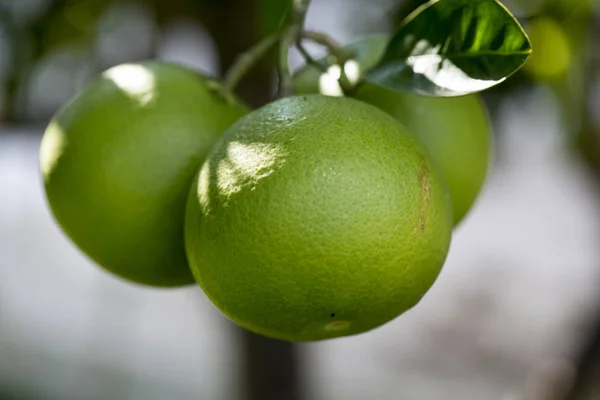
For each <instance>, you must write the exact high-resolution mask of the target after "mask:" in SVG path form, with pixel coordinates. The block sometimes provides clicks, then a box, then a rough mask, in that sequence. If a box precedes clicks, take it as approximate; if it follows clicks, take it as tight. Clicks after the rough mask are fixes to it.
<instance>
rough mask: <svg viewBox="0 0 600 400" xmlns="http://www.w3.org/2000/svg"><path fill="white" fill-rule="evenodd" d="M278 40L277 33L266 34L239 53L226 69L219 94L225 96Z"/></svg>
mask: <svg viewBox="0 0 600 400" xmlns="http://www.w3.org/2000/svg"><path fill="white" fill-rule="evenodd" d="M278 41H279V35H273V36H268V37H266V38H264V39H262V40H261V41H259V42H258V43H256V44H255V45H254V46H252V47H251V48H250V49H249V50H248V51H246V52H244V53H242V54H240V55H239V56H238V58H237V59H236V61H235V62H234V63H233V65H232V67H231V68H230V69H229V71H227V74H226V76H225V79H224V80H223V85H221V88H220V90H219V92H220V95H221V96H222V97H224V98H227V97H228V96H229V95H230V94H231V93H232V92H233V90H234V89H235V88H236V87H237V85H238V84H239V83H240V81H241V80H242V78H243V77H244V76H245V75H246V74H247V72H248V70H249V69H250V68H252V67H253V66H254V65H255V64H256V63H257V62H258V60H260V59H261V58H262V57H263V56H264V55H265V54H266V53H267V52H268V51H269V50H270V49H271V48H272V47H273V46H275V44H277V42H278Z"/></svg>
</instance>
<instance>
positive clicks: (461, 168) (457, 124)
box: [295, 36, 492, 225]
mask: <svg viewBox="0 0 600 400" xmlns="http://www.w3.org/2000/svg"><path fill="white" fill-rule="evenodd" d="M385 45H386V38H385V37H382V36H372V37H368V38H365V39H363V40H360V41H358V42H356V43H352V44H351V45H349V46H348V49H349V50H352V51H353V52H354V53H355V55H356V57H355V59H354V60H353V61H351V63H352V62H354V64H350V66H351V67H350V68H348V67H346V70H347V72H348V78H349V79H350V80H351V81H354V82H356V81H358V80H359V79H360V78H362V76H364V75H365V74H366V73H367V72H368V71H369V70H370V69H371V68H373V67H374V66H375V65H376V64H377V62H378V60H379V58H380V57H381V56H382V54H383V51H384V50H385ZM336 85H337V82H336V80H335V79H332V77H331V76H327V74H325V75H323V74H322V73H321V72H319V71H318V70H317V69H316V68H314V67H312V66H307V67H305V68H303V69H301V70H300V71H299V72H298V73H297V74H296V76H295V88H296V91H297V92H298V93H317V92H322V93H326V92H328V91H329V92H331V93H332V94H334V93H339V92H340V90H341V89H340V88H339V85H337V88H336ZM351 96H352V97H354V98H357V99H359V100H362V101H365V102H367V103H369V104H372V105H375V106H376V107H378V108H380V109H381V110H383V111H385V112H387V113H388V114H390V115H392V116H393V117H395V118H396V119H398V120H399V121H400V122H401V123H402V124H403V125H404V126H405V127H406V128H407V129H408V130H409V131H410V132H411V133H412V134H414V135H415V136H416V137H417V138H418V139H419V140H420V141H421V143H422V144H423V145H424V146H425V147H426V148H427V150H428V151H429V153H430V155H431V157H432V158H433V160H434V161H435V162H436V163H437V164H438V166H439V167H440V170H441V171H442V173H443V175H444V178H445V179H446V181H447V183H448V188H449V190H450V197H451V199H452V204H453V209H454V224H455V225H456V224H458V223H459V222H460V221H461V220H462V219H463V218H464V217H465V215H466V214H467V213H468V211H469V210H470V209H471V207H472V206H473V204H474V202H475V200H476V199H477V197H478V195H479V193H480V191H481V189H482V187H483V185H484V183H485V179H486V177H487V172H488V167H489V164H490V158H491V140H492V138H491V134H490V124H489V121H488V116H487V111H486V109H485V107H484V105H483V102H482V101H481V99H480V98H479V96H477V95H468V96H461V97H454V98H440V97H429V96H423V95H418V94H412V93H404V92H396V91H392V90H387V89H385V88H383V87H380V86H376V85H373V84H370V83H368V82H363V83H361V84H360V85H359V86H358V87H357V88H356V90H354V92H353V93H352V95H351Z"/></svg>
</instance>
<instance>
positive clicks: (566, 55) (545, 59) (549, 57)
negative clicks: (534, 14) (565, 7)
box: [523, 17, 573, 81]
mask: <svg viewBox="0 0 600 400" xmlns="http://www.w3.org/2000/svg"><path fill="white" fill-rule="evenodd" d="M527 31H528V34H529V39H530V40H531V44H532V46H533V48H534V49H535V50H534V51H533V53H532V54H531V58H530V59H529V61H527V63H526V64H525V66H524V68H523V70H524V71H525V72H526V73H528V74H530V75H531V76H533V77H534V78H535V79H539V80H542V81H552V80H555V79H562V78H564V77H565V75H566V74H567V72H568V71H569V69H570V67H571V64H572V62H573V54H572V53H573V51H572V49H571V44H570V43H569V38H568V36H567V35H568V34H567V32H566V31H565V29H564V28H563V27H562V26H561V25H560V24H558V23H557V22H556V21H555V20H553V19H551V18H548V17H538V18H534V19H532V20H531V22H530V23H529V24H528V27H527Z"/></svg>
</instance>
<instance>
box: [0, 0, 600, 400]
mask: <svg viewBox="0 0 600 400" xmlns="http://www.w3.org/2000/svg"><path fill="white" fill-rule="evenodd" d="M422 3H424V1H422V0H405V1H402V0H313V6H312V8H311V10H310V12H309V15H308V18H307V27H308V28H309V29H313V30H322V31H325V32H328V33H330V34H331V35H332V36H333V37H335V38H336V39H337V40H339V41H340V42H342V43H343V42H348V41H350V40H353V39H356V38H358V37H360V36H362V35H365V34H372V33H386V32H387V33H391V32H393V30H394V27H395V26H397V25H398V23H399V22H400V21H401V20H402V19H403V18H404V17H405V16H406V15H408V14H409V13H410V12H411V11H412V10H414V9H415V8H416V7H418V6H419V5H420V4H422ZM503 3H504V4H505V5H506V6H507V7H509V8H510V10H511V11H512V12H513V13H514V14H515V15H516V16H517V18H518V19H519V21H520V22H521V23H522V24H523V25H524V27H525V28H526V30H527V31H528V33H529V35H530V38H531V40H532V44H533V47H534V54H533V56H532V58H531V60H530V62H529V63H528V65H527V66H526V67H525V68H524V69H522V70H521V71H519V72H518V73H517V74H515V75H514V76H512V77H511V78H510V79H509V80H507V81H506V82H505V83H503V84H502V85H500V86H498V87H496V88H494V89H492V90H489V91H487V92H485V94H484V99H485V101H486V104H487V106H488V109H489V112H490V116H491V118H492V120H493V123H494V133H495V139H496V147H495V160H494V169H493V172H492V173H491V175H490V178H489V182H488V184H487V186H486V188H485V190H484V193H483V194H482V196H481V199H480V200H479V201H478V203H477V205H476V207H475V208H474V210H473V211H472V213H471V215H469V216H468V218H467V219H466V220H465V222H464V223H463V224H462V225H461V226H460V227H459V228H458V229H457V231H456V234H455V237H454V239H453V245H452V249H451V253H450V256H449V258H448V262H447V264H446V266H445V268H444V271H443V273H442V275H441V277H440V279H439V280H438V282H437V283H436V285H435V286H434V288H433V289H432V290H431V292H430V293H429V294H428V295H427V296H426V298H425V299H424V301H423V302H422V303H421V304H420V305H419V306H418V307H416V308H415V309H414V310H412V311H410V312H408V313H407V314H406V315H404V316H402V317H400V318H398V319H397V320H395V321H393V322H392V323H390V324H388V325H386V326H384V327H382V328H380V329H377V330H375V331H373V332H371V333H367V334H365V335H360V336H357V337H352V338H345V339H340V340H335V341H330V342H323V343H315V344H302V345H291V344H288V343H283V342H278V341H273V340H268V339H265V338H261V337H258V336H255V335H252V334H249V333H247V332H244V331H242V330H241V329H239V328H236V327H234V326H233V324H231V323H230V322H228V321H227V320H226V319H225V318H223V317H222V316H221V315H220V314H219V313H218V312H217V311H216V310H215V309H214V308H213V307H212V306H211V305H210V303H209V302H208V300H207V299H206V298H205V297H204V295H203V294H202V292H201V291H200V289H199V288H195V287H190V288H184V289H177V290H157V289H149V288H143V287H139V286H134V285H131V284H128V283H126V282H124V281H121V280H119V279H117V278H115V277H113V276H110V275H108V274H106V273H105V272H103V271H101V270H100V269H98V268H97V267H95V266H93V265H92V264H91V263H90V262H89V261H88V260H87V259H86V258H85V257H83V256H82V255H81V254H80V253H79V251H77V250H76V249H75V248H74V247H73V246H72V245H71V243H70V242H68V241H67V240H66V238H65V237H64V236H63V235H62V233H61V232H60V230H59V229H58V227H57V226H56V224H55V223H54V222H53V220H52V218H51V216H50V213H49V211H48V209H47V205H46V203H45V200H44V198H43V193H42V189H41V182H40V178H39V173H38V164H37V151H38V147H39V141H40V139H41V135H42V133H43V130H44V128H45V124H46V123H47V121H48V119H49V118H50V117H51V116H52V114H53V113H54V112H56V110H57V109H58V108H59V107H61V106H62V105H63V104H64V103H65V102H66V101H68V100H69V98H71V97H72V96H73V95H74V94H75V93H76V92H77V91H78V90H79V89H81V87H82V86H83V85H84V84H85V83H86V82H87V81H89V80H90V79H91V78H93V77H94V76H95V75H96V74H98V73H100V72H101V71H103V70H104V69H106V68H108V67H110V66H113V65H116V64H120V63H124V62H129V61H135V60H141V59H148V58H155V59H163V60H170V61H176V62H179V63H183V64H185V65H188V66H190V67H192V68H196V69H200V70H203V71H205V72H207V73H209V74H211V75H214V76H221V75H222V74H223V72H224V71H226V69H227V68H228V66H229V65H231V63H232V62H233V61H234V60H235V58H236V56H237V55H238V54H239V53H240V52H242V51H244V50H246V49H247V48H248V47H250V46H251V45H252V44H253V43H255V42H256V41H257V40H258V39H260V38H261V37H264V36H265V35H268V34H269V33H271V32H273V31H274V30H275V29H277V27H278V25H279V23H280V21H281V18H282V15H283V13H284V11H285V9H286V6H287V2H286V1H285V0H148V1H141V0H137V1H128V0H113V1H110V0H0V400H4V399H10V400H13V399H23V400H38V399H44V400H53V399H57V400H58V399H60V400H88V399H89V400H92V399H94V400H96V399H103V400H104V399H111V400H112V399H114V400H121V399H123V400H125V399H127V400H137V399H144V400H152V399H157V400H159V399H170V400H188V399H189V400H192V399H195V400H199V399H207V400H220V399H223V400H238V399H239V400H246V399H253V400H254V399H256V400H259V399H260V400H269V399H282V400H295V399H298V400H300V399H310V400H313V399H314V400H337V399H339V400H341V399H344V400H354V399H356V400H359V399H361V400H362V399H383V400H387V399H390V400H392V399H403V400H440V399H444V400H453V399H456V400H471V399H472V400H488V399H489V400H538V399H539V400H558V399H569V400H574V399H578V400H579V399H581V400H598V399H600V247H599V246H598V243H600V2H598V1H595V0H577V1H575V0H511V1H508V0H506V1H503ZM308 48H309V50H310V51H311V52H313V53H314V54H315V56H317V55H320V54H323V49H321V48H319V47H315V46H308ZM291 63H292V65H293V67H294V68H297V67H300V66H301V65H302V63H303V60H302V57H301V56H300V55H299V54H298V53H297V52H292V54H291ZM275 87H276V75H275V72H274V68H273V65H272V63H271V61H270V58H268V59H266V60H265V61H264V62H263V63H262V64H261V65H259V66H258V67H256V68H255V69H254V70H253V71H252V73H251V74H250V75H249V76H247V77H246V79H244V81H243V82H242V85H241V86H240V88H239V92H240V95H241V96H242V97H244V98H245V100H246V101H248V102H249V103H250V104H252V105H254V106H260V105H261V104H264V103H265V102H267V101H269V99H271V98H272V95H273V93H274V91H275Z"/></svg>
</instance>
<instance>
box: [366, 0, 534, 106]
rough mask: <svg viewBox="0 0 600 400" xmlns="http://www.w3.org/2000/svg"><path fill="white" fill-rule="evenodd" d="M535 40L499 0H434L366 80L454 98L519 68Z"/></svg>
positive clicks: (403, 30)
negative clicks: (530, 37) (531, 39)
mask: <svg viewBox="0 0 600 400" xmlns="http://www.w3.org/2000/svg"><path fill="white" fill-rule="evenodd" d="M530 54H531V44H530V43H529V39H528V38H527V35H526V34H525V31H524V30H523V28H522V27H521V26H520V25H519V23H518V22H517V21H516V19H515V18H514V17H513V16H512V14H511V13H510V12H509V11H508V10H507V9H506V8H505V7H504V6H503V5H502V4H501V3H499V2H498V1H496V0H431V1H429V2H428V3H426V4H424V5H423V6H422V7H419V8H418V9H417V10H415V12H413V13H412V14H411V15H410V16H409V17H408V18H407V19H406V20H405V21H404V22H403V24H402V25H401V27H400V28H399V30H398V32H397V33H396V34H395V35H394V36H393V37H392V39H391V40H390V43H389V44H388V47H387V49H386V51H385V54H384V55H383V57H382V59H381V61H380V62H379V64H378V66H377V67H375V68H374V69H373V70H372V71H371V72H370V73H369V74H368V76H367V77H366V80H367V81H369V82H371V83H374V84H377V85H380V86H384V87H386V88H388V89H391V90H397V91H409V92H415V93H419V94H424V95H430V96H439V97H453V96H462V95H466V94H469V93H475V92H480V91H482V90H485V89H488V88H490V87H492V86H494V85H497V84H499V83H501V82H502V81H504V80H505V79H506V78H507V77H508V76H510V75H511V74H513V73H514V72H515V71H517V70H518V69H519V68H521V67H522V66H523V65H524V64H525V62H526V61H527V59H528V58H529V56H530Z"/></svg>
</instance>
